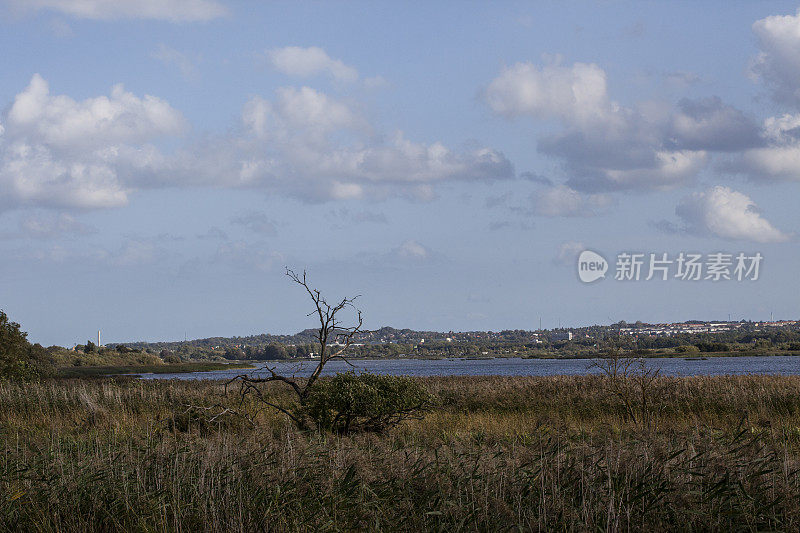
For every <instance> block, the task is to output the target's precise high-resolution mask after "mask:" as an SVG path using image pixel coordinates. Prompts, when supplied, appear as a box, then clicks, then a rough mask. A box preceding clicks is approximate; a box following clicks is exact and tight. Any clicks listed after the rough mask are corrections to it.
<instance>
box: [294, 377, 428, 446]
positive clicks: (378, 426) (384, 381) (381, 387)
mask: <svg viewBox="0 0 800 533" xmlns="http://www.w3.org/2000/svg"><path fill="white" fill-rule="evenodd" d="M432 404H433V396H432V395H431V394H430V393H429V392H428V391H427V390H426V389H425V388H424V387H423V386H422V385H421V384H420V383H419V382H418V381H416V380H414V379H412V378H410V377H407V376H381V375H377V374H370V373H367V372H365V373H362V374H358V375H356V374H355V373H354V372H345V373H342V374H337V375H336V376H334V377H332V378H330V379H327V380H322V381H320V382H318V383H317V384H316V386H315V387H314V388H313V389H312V390H311V391H310V392H309V394H308V396H307V397H306V398H305V400H304V402H303V404H302V406H301V412H302V414H303V415H304V416H305V417H307V418H309V419H311V420H312V421H313V422H314V424H315V425H316V426H317V427H318V428H319V429H323V430H327V431H332V432H334V433H349V432H352V431H377V432H380V431H383V430H385V429H388V428H390V427H393V426H395V425H397V424H398V423H400V422H401V421H403V420H407V419H413V418H421V417H422V415H423V414H424V413H425V411H426V410H427V409H428V408H430V407H431V406H432Z"/></svg>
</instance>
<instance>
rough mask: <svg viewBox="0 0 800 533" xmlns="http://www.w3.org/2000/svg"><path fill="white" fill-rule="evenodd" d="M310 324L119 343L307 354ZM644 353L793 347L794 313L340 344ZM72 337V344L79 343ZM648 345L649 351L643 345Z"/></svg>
mask: <svg viewBox="0 0 800 533" xmlns="http://www.w3.org/2000/svg"><path fill="white" fill-rule="evenodd" d="M316 342H317V339H316V330H313V329H307V330H303V331H301V332H299V333H296V334H294V335H271V334H261V335H251V336H246V337H210V338H205V339H195V340H185V341H175V342H133V343H124V344H120V345H117V346H123V347H124V348H125V349H132V350H137V351H148V352H150V353H156V354H160V355H161V357H162V358H164V357H168V356H175V357H176V358H180V359H181V360H186V359H197V360H200V359H216V358H223V359H229V360H233V359H235V360H253V359H255V360H259V359H294V358H307V357H314V355H315V348H314V346H315V343H316ZM610 344H612V345H617V346H619V347H622V348H625V349H629V350H638V351H639V352H640V353H642V354H644V355H655V356H659V355H670V354H673V353H691V352H694V351H699V352H711V351H713V352H742V353H744V352H752V351H753V350H754V349H755V348H759V349H762V351H763V350H765V349H784V350H789V349H791V350H800V320H780V321H764V322H754V321H744V320H743V321H739V322H734V321H700V320H688V321H685V322H671V323H658V324H650V323H645V322H641V321H637V322H632V323H631V322H625V321H620V322H617V323H614V324H610V325H593V326H585V327H577V328H555V329H550V330H547V329H537V330H502V331H461V332H455V331H447V332H438V331H417V330H412V329H396V328H392V327H382V328H380V329H377V330H370V331H361V332H359V333H357V334H356V335H355V336H354V337H353V339H352V342H351V344H350V346H349V348H348V350H347V355H349V356H353V357H403V356H409V357H452V356H492V357H497V356H506V357H508V356H511V357H514V356H525V357H564V356H566V357H570V356H573V357H586V356H593V355H596V354H598V353H600V352H602V351H603V350H604V349H607V347H608V346H609V345H610ZM83 349H84V346H81V345H78V346H76V347H75V348H73V350H74V351H82V350H83ZM648 351H649V352H648Z"/></svg>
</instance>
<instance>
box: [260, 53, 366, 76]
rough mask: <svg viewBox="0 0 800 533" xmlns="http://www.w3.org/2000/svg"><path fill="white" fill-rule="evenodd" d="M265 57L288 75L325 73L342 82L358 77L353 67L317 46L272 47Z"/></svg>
mask: <svg viewBox="0 0 800 533" xmlns="http://www.w3.org/2000/svg"><path fill="white" fill-rule="evenodd" d="M267 58H268V59H269V61H270V63H271V64H272V66H273V67H275V68H276V69H277V70H279V71H281V72H283V73H284V74H287V75H289V76H297V77H301V78H308V77H311V76H316V75H320V74H325V75H328V76H330V77H332V78H334V79H335V80H337V81H344V82H354V81H356V80H357V79H358V71H357V70H356V69H355V68H353V67H351V66H349V65H345V64H344V63H343V62H342V61H340V60H338V59H333V58H331V57H330V56H329V55H328V53H327V52H325V50H323V49H322V48H319V47H317V46H309V47H308V48H303V47H300V46H286V47H284V48H273V49H272V50H268V51H267Z"/></svg>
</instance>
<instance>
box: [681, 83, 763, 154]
mask: <svg viewBox="0 0 800 533" xmlns="http://www.w3.org/2000/svg"><path fill="white" fill-rule="evenodd" d="M760 129H761V126H760V125H759V124H758V122H756V120H755V119H754V118H752V117H750V116H747V115H746V114H745V113H743V112H742V111H740V110H738V109H736V108H735V107H733V106H730V105H726V104H724V103H723V102H722V100H721V99H720V98H719V97H717V96H714V97H711V98H703V99H699V100H690V99H687V98H684V99H683V100H681V101H680V102H678V112H677V113H675V115H674V116H673V117H672V122H671V125H670V131H669V133H668V135H669V137H670V140H671V142H672V143H673V144H674V145H675V148H678V149H683V150H713V151H719V152H734V151H739V150H743V149H747V148H753V147H756V146H759V145H761V144H762V140H761V136H760Z"/></svg>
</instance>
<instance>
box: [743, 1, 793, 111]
mask: <svg viewBox="0 0 800 533" xmlns="http://www.w3.org/2000/svg"><path fill="white" fill-rule="evenodd" d="M753 33H754V34H755V35H756V38H757V39H758V47H759V48H760V50H761V51H760V53H759V54H758V56H756V57H755V58H753V60H752V62H751V65H750V72H751V74H752V75H753V76H754V77H757V78H760V79H761V80H763V81H764V83H765V84H766V85H767V86H768V87H769V88H770V89H771V90H772V95H773V97H774V98H775V99H776V100H777V101H778V102H782V103H785V104H790V105H793V106H797V105H798V104H800V55H798V53H797V50H798V49H800V10H798V12H797V14H796V15H775V16H771V17H766V18H763V19H761V20H757V21H756V22H755V23H753Z"/></svg>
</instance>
